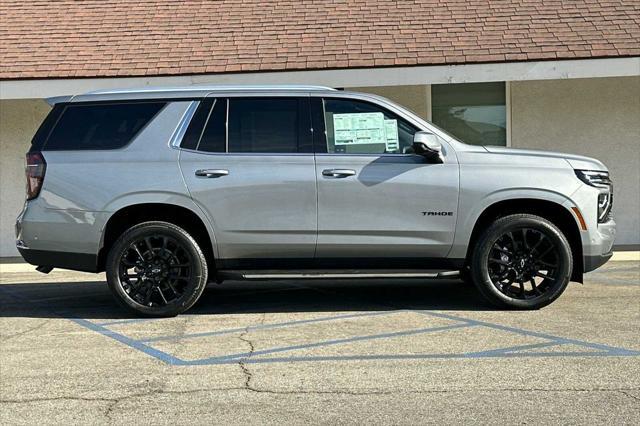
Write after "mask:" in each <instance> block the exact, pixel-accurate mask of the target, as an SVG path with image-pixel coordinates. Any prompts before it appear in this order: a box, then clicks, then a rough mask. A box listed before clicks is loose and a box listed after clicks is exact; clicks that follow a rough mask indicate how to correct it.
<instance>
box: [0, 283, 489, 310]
mask: <svg viewBox="0 0 640 426" xmlns="http://www.w3.org/2000/svg"><path fill="white" fill-rule="evenodd" d="M0 299H1V303H0V317H26V318H55V317H65V318H85V319H125V318H134V317H135V316H134V315H133V314H130V313H129V312H127V311H126V310H124V309H122V308H120V307H119V306H118V305H117V304H116V302H115V301H114V300H113V299H112V297H111V294H110V292H109V289H108V288H107V285H106V283H105V282H63V283H60V282H46V283H20V284H3V285H0ZM399 309H412V310H453V311H468V310H491V309H493V308H491V307H490V306H488V305H487V304H486V302H485V301H484V300H483V299H482V298H481V297H480V295H479V294H478V293H477V292H476V290H475V288H473V287H469V286H467V285H465V284H463V283H462V282H461V281H458V280H430V281H421V280H388V279H387V280H366V281H359V280H313V281H303V282H301V281H265V282H237V281H235V282H234V281H226V282H225V283H224V284H221V285H217V284H210V285H209V286H208V287H207V288H206V289H205V292H204V293H203V295H202V297H201V298H200V300H199V301H198V303H197V304H196V305H195V306H194V307H193V308H192V309H191V310H189V312H188V314H190V315H222V314H249V313H293V312H338V311H386V310H399Z"/></svg>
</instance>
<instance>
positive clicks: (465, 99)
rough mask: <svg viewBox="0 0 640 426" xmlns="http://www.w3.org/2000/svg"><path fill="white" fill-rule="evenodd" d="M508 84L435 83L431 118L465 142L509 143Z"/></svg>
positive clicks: (432, 93) (480, 143)
mask: <svg viewBox="0 0 640 426" xmlns="http://www.w3.org/2000/svg"><path fill="white" fill-rule="evenodd" d="M505 100H506V96H505V83H503V82H501V83H466V84H434V85H432V86H431V105H432V121H433V123H434V124H435V125H437V126H439V127H441V128H443V129H444V130H446V131H447V132H449V133H451V134H452V135H453V136H455V137H456V138H458V139H460V140H461V141H462V142H465V143H468V144H473V145H499V146H506V145H507V109H506V101H505Z"/></svg>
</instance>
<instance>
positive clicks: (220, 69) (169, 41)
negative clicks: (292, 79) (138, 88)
mask: <svg viewBox="0 0 640 426" xmlns="http://www.w3.org/2000/svg"><path fill="white" fill-rule="evenodd" d="M0 4H1V6H0V7H1V19H0V58H1V65H0V78H1V79H22V78H55V77H107V76H152V75H178V74H199V73H224V72H238V71H267V70H268V71H273V70H300V69H327V68H351V67H374V66H403V65H431V64H444V63H447V64H459V63H477V62H502V61H530V60H543V59H572V58H595V57H618V56H636V55H640V41H639V40H640V2H639V1H638V0H632V1H613V0H577V1H536V0H502V1H488V0H452V1H451V0H446V1H445V0H412V1H391V0H317V1H308V0H273V1H259V0H218V1H184V2H183V1H161V0H156V1H152V0H134V1H131V0H87V1H69V0H61V1H28V0H26V1H25V0H18V1H11V0H0Z"/></svg>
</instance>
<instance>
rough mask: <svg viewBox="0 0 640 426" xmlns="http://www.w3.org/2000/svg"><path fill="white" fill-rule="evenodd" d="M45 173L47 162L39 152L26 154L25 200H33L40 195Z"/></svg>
mask: <svg viewBox="0 0 640 426" xmlns="http://www.w3.org/2000/svg"><path fill="white" fill-rule="evenodd" d="M46 171H47V162H46V161H44V157H43V156H42V153H41V152H37V151H36V152H29V153H27V168H26V175H27V200H33V199H34V198H36V197H37V196H38V194H40V189H41V188H42V183H43V182H44V174H45V172H46Z"/></svg>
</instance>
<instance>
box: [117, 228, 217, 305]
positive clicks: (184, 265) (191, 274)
mask: <svg viewBox="0 0 640 426" xmlns="http://www.w3.org/2000/svg"><path fill="white" fill-rule="evenodd" d="M106 273H107V282H108V284H109V289H110V290H111V293H112V294H113V296H114V298H115V299H116V301H117V302H118V303H119V304H120V305H122V306H123V307H125V308H126V309H128V310H129V311H131V312H134V313H135V314H137V315H139V316H144V317H173V316H176V315H178V314H181V313H182V312H185V311H186V310H187V309H189V308H191V307H192V306H193V305H194V304H195V303H196V302H197V301H198V299H199V298H200V296H201V295H202V292H203V291H204V288H205V286H206V284H207V278H208V270H207V261H206V259H205V256H204V254H203V252H202V250H201V249H200V247H199V246H198V243H197V242H196V240H195V239H194V238H193V237H192V236H191V235H189V233H187V232H186V231H185V230H184V229H182V228H180V227H179V226H176V225H173V224H171V223H167V222H159V221H154V222H144V223H140V224H138V225H135V226H133V227H131V228H129V229H128V230H127V231H125V232H124V233H123V234H122V235H121V236H120V238H118V240H117V241H116V242H115V243H114V244H113V246H112V247H111V250H110V251H109V254H108V255H107V261H106Z"/></svg>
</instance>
